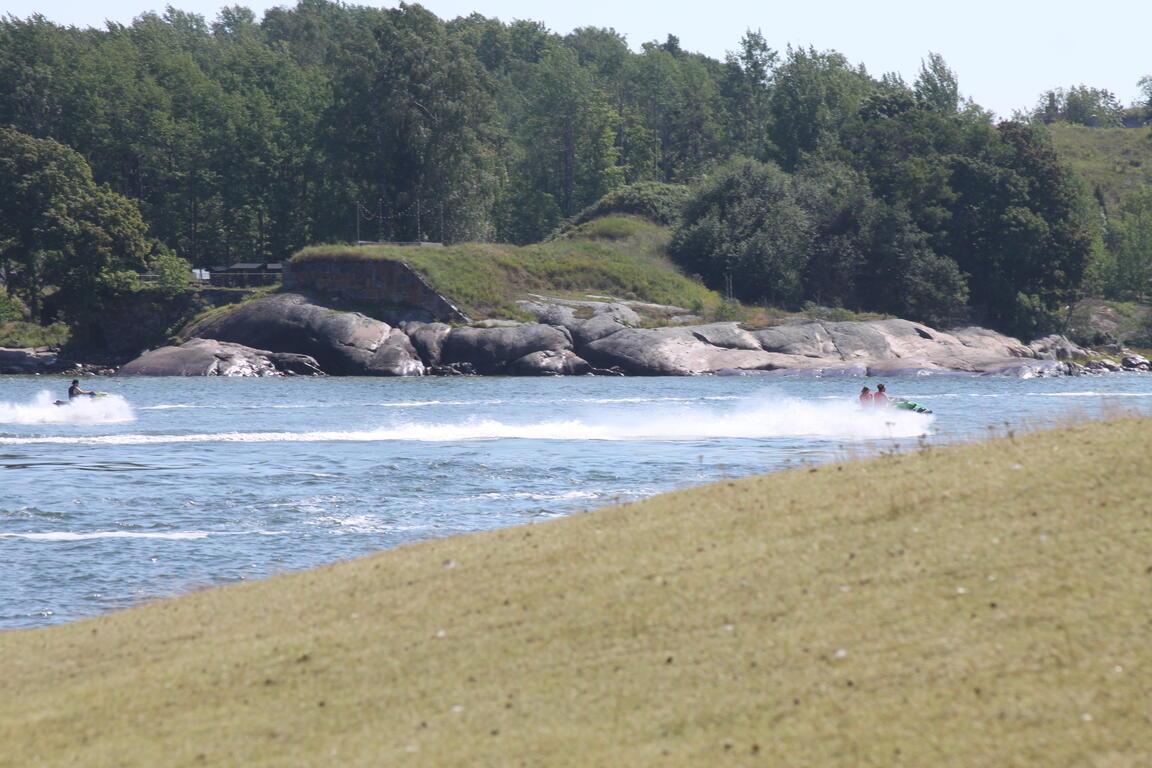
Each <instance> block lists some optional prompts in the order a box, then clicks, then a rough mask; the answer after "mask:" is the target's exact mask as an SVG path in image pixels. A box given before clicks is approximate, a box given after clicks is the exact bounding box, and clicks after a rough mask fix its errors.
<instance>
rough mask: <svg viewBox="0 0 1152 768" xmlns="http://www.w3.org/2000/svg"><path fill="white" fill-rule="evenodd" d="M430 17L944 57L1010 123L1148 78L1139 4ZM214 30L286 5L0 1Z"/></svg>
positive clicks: (466, 7) (579, 6) (1129, 98)
mask: <svg viewBox="0 0 1152 768" xmlns="http://www.w3.org/2000/svg"><path fill="white" fill-rule="evenodd" d="M346 4H348V5H368V6H375V7H396V6H397V5H398V3H397V2H378V1H377V2H373V1H372V0H348V1H347V2H346ZM420 4H421V5H423V6H424V7H425V8H427V9H428V10H430V11H432V12H433V13H435V14H436V15H437V16H439V17H440V18H441V19H452V18H455V17H457V16H467V15H469V14H471V13H473V12H476V13H480V14H481V15H483V16H487V17H490V18H498V19H500V20H502V21H504V22H511V21H514V20H517V19H527V20H532V21H539V22H542V23H543V24H544V25H545V26H546V27H547V28H548V29H549V30H550V31H552V32H555V33H557V34H562V35H563V34H567V33H568V32H571V31H572V30H573V29H576V28H579V27H602V28H611V29H614V30H615V31H616V32H618V33H619V34H621V35H623V36H624V37H625V39H626V40H627V41H628V44H629V46H630V47H631V48H632V50H634V51H638V50H640V45H641V44H642V43H645V42H649V41H657V42H663V41H664V40H665V39H666V38H667V36H668V35H670V34H671V35H675V36H676V37H677V38H679V40H680V47H681V48H683V49H685V50H687V51H693V52H697V53H702V54H705V55H707V56H710V57H712V58H715V59H721V60H722V59H723V58H724V56H725V54H726V53H727V52H728V51H734V50H736V49H737V48H738V47H739V43H740V39H741V38H742V37H743V36H744V34H745V32H747V31H749V30H752V31H758V32H760V33H761V34H762V35H764V38H765V40H766V41H767V42H768V44H769V46H771V47H772V48H774V49H776V50H778V51H781V52H783V51H785V50H786V49H787V47H788V46H789V45H791V46H793V47H798V46H799V47H808V46H812V47H814V48H816V49H817V50H821V51H826V50H834V51H839V52H840V53H842V54H844V55H845V56H846V57H847V58H848V60H849V61H850V62H851V63H852V64H854V65H858V64H863V65H864V67H865V68H866V69H867V70H868V72H869V74H871V75H872V76H874V77H879V76H880V75H882V74H884V73H887V72H896V73H899V74H900V75H901V76H903V78H904V80H905V81H906V82H908V83H909V84H911V83H912V82H913V81H915V79H916V77H917V75H918V74H919V72H920V67H921V65H922V63H923V62H924V61H925V60H926V58H927V56H928V54H929V53H930V52H932V53H938V54H940V55H941V56H943V57H944V60H945V62H946V63H947V64H948V66H949V68H950V69H951V70H952V71H953V72H954V73H955V74H956V76H957V79H958V81H959V83H960V92H961V95H962V96H964V97H966V98H971V99H972V100H974V101H975V102H976V103H977V104H979V105H980V106H982V107H984V108H985V109H989V110H991V111H993V112H995V113H996V114H997V115H998V116H999V117H1000V118H1004V119H1007V118H1010V117H1011V116H1012V113H1013V112H1014V111H1016V110H1026V109H1030V108H1031V107H1033V106H1035V105H1036V103H1037V102H1038V101H1039V99H1040V96H1041V94H1043V93H1044V92H1046V91H1048V90H1051V89H1055V88H1068V87H1071V86H1075V85H1086V86H1089V87H1092V88H1102V89H1106V90H1108V91H1111V92H1112V93H1113V94H1114V95H1115V96H1116V97H1117V98H1118V99H1119V100H1120V102H1121V103H1122V104H1124V105H1125V106H1127V105H1129V104H1132V103H1133V102H1134V101H1135V100H1136V99H1137V98H1138V97H1139V95H1140V88H1139V87H1138V85H1137V82H1138V81H1139V79H1140V78H1141V77H1143V76H1145V75H1152V53H1150V51H1152V46H1150V45H1149V43H1148V35H1149V31H1150V30H1152V3H1149V2H1147V0H1135V1H1132V0H1096V2H1088V3H1085V2H1083V0H1076V2H1068V1H1067V0H1047V1H1046V2H1038V0H996V1H995V2H994V1H993V0H968V1H967V2H964V3H960V2H939V1H937V2H932V1H931V0H927V1H926V0H916V1H915V2H913V1H912V0H895V1H891V2H889V1H887V0H879V2H872V3H863V2H846V1H845V0H784V1H781V0H760V2H752V1H751V0H744V1H743V2H742V1H741V0H706V1H705V2H692V3H689V2H686V1H685V0H665V1H664V2H660V3H651V2H636V1H635V0H633V1H632V2H628V1H627V0H576V1H575V2H568V3H539V2H528V0H426V1H425V2H422V3H420ZM167 5H172V6H173V7H175V8H177V9H179V10H182V11H186V12H190V13H197V14H200V15H202V16H203V17H204V18H205V19H206V20H207V21H209V22H211V21H213V20H214V19H215V18H216V16H217V14H218V12H219V10H220V8H222V7H225V6H227V5H241V6H244V7H247V8H250V9H252V10H253V11H254V12H255V13H256V16H257V18H262V17H263V14H264V11H265V10H267V9H268V8H272V7H276V6H287V7H294V6H295V0H249V1H248V2H244V1H243V0H237V2H222V1H221V0H102V1H100V2H82V1H81V0H0V15H12V16H15V17H17V18H27V17H28V16H30V15H32V14H34V13H40V14H43V15H44V16H45V17H46V18H47V19H49V20H50V21H53V22H55V23H57V24H62V25H68V26H77V27H86V26H94V27H102V26H103V25H104V23H105V21H114V22H119V23H122V24H129V23H131V21H132V19H133V18H135V17H136V16H138V15H140V14H141V13H145V12H148V11H155V12H158V13H163V11H164V8H165V6H167Z"/></svg>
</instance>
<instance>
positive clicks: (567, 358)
mask: <svg viewBox="0 0 1152 768" xmlns="http://www.w3.org/2000/svg"><path fill="white" fill-rule="evenodd" d="M508 373H509V374H511V375H512V376H584V375H586V374H590V373H592V366H591V365H589V364H588V361H586V360H584V359H583V358H581V357H578V356H577V355H576V354H575V353H573V352H572V351H571V350H567V349H560V350H544V351H541V352H532V353H530V354H527V355H524V357H521V358H519V359H517V360H513V361H512V362H511V363H509V364H508Z"/></svg>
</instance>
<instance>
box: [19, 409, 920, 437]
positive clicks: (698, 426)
mask: <svg viewBox="0 0 1152 768" xmlns="http://www.w3.org/2000/svg"><path fill="white" fill-rule="evenodd" d="M85 405H87V406H88V407H96V408H99V407H100V405H101V403H99V401H96V402H94V403H91V404H85ZM109 405H112V403H110V404H109ZM3 407H4V406H3V405H0V409H2V408H3ZM71 407H74V406H69V408H71ZM54 408H55V409H56V410H57V411H67V410H69V408H64V407H60V408H56V406H53V405H51V404H49V405H47V406H45V407H43V408H38V409H31V411H32V413H33V414H34V415H35V416H36V417H37V418H47V417H49V416H58V418H61V419H62V418H63V416H64V415H63V414H61V415H57V414H55V413H53V412H52V410H51V409H54ZM123 408H125V409H126V410H127V414H128V418H127V420H131V409H130V408H127V405H126V404H124V405H123ZM2 413H3V411H2V410H0V414H2ZM81 413H83V411H78V412H77V414H75V415H70V416H72V417H73V418H79V417H80V414H81ZM114 415H115V412H114V411H109V412H102V413H101V415H100V417H101V418H105V419H110V418H112V417H113V416H114ZM933 420H934V417H933V416H931V415H927V414H918V413H913V412H911V411H903V410H897V409H882V410H863V409H861V408H859V407H858V406H857V405H856V403H855V402H853V401H845V400H825V401H813V400H799V399H778V400H774V401H773V402H771V403H763V402H754V401H737V402H734V403H727V404H723V405H718V404H717V403H714V402H703V403H677V404H675V405H671V406H670V405H668V404H666V403H661V404H659V405H654V404H651V403H649V404H646V405H637V406H635V407H629V408H628V410H627V411H623V412H620V411H616V412H612V413H606V412H604V411H602V410H600V411H597V410H589V412H588V413H586V414H581V415H580V416H578V417H575V418H570V419H563V420H554V419H547V418H543V419H535V420H532V419H528V420H517V421H511V420H499V419H490V418H474V417H469V418H465V419H461V420H459V421H450V422H438V423H422V422H413V421H407V422H402V423H395V424H389V425H381V426H378V427H372V428H367V429H359V430H342V431H335V430H331V431H330V430H317V431H300V432H287V431H276V432H261V431H252V432H244V431H227V432H214V433H193V434H186V433H185V434H155V433H152V434H117V435H93V436H64V435H55V436H39V437H0V444H31V443H86V444H102V445H108V444H112V445H116V444H123V445H128V444H146V443H209V442H216V443H228V442H231V443H275V442H284V443H298V442H384V441H416V442H459V441H477V440H566V441H580V440H589V441H595V440H610V441H638V442H658V441H709V440H716V439H748V440H763V439H772V438H796V437H803V438H827V439H849V440H853V439H860V440H867V439H883V438H899V437H918V436H920V435H924V434H930V433H931V426H932V423H933ZM23 423H44V422H43V421H39V422H32V421H29V422H23ZM78 423H79V422H78ZM86 423H94V422H86Z"/></svg>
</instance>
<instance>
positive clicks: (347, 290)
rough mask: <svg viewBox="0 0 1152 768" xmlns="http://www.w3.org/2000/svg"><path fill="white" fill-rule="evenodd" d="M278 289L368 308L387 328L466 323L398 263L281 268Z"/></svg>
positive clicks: (319, 262) (334, 262)
mask: <svg viewBox="0 0 1152 768" xmlns="http://www.w3.org/2000/svg"><path fill="white" fill-rule="evenodd" d="M284 288H285V289H287V290H304V291H315V292H317V293H321V294H326V295H332V296H339V297H341V298H342V299H344V300H346V301H350V302H353V303H360V304H370V305H373V306H374V307H376V308H377V311H374V312H373V313H372V314H373V315H375V316H377V317H379V318H380V319H381V320H384V321H385V322H389V323H393V324H395V323H399V322H401V321H404V320H420V321H424V322H431V321H439V322H444V323H467V322H469V318H468V317H467V316H466V315H465V314H464V313H463V312H461V311H460V310H459V309H458V308H457V307H456V306H455V305H453V304H452V302H450V301H449V300H448V299H446V298H445V297H444V296H442V295H441V294H440V293H438V292H437V291H436V290H435V289H434V288H432V286H430V285H428V283H426V282H425V281H424V279H423V278H422V277H421V276H420V275H419V274H417V273H416V271H415V270H413V269H412V268H411V267H410V266H408V264H406V263H404V262H402V261H391V260H387V259H373V260H361V259H347V260H346V259H335V258H334V259H308V260H305V261H299V262H288V263H286V264H284Z"/></svg>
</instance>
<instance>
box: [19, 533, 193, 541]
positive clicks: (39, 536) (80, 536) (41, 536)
mask: <svg viewBox="0 0 1152 768" xmlns="http://www.w3.org/2000/svg"><path fill="white" fill-rule="evenodd" d="M211 535H213V534H210V533H208V532H207V531H173V532H171V533H140V532H137V531H93V532H91V533H74V532H72V531H49V532H45V533H0V539H29V540H31V541H90V540H92V539H206V538H208V537H209V536H211Z"/></svg>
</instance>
